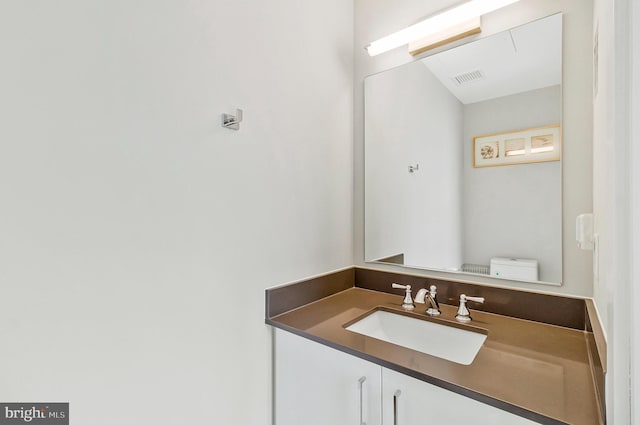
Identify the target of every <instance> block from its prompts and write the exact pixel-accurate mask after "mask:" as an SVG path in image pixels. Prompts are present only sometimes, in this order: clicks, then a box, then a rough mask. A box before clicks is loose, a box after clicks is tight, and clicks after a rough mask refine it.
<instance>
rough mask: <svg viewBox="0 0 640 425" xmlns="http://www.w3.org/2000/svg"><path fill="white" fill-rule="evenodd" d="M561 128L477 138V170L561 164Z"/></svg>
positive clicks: (474, 141)
mask: <svg viewBox="0 0 640 425" xmlns="http://www.w3.org/2000/svg"><path fill="white" fill-rule="evenodd" d="M560 130H561V128H560V124H553V125H547V126H543V127H534V128H527V129H524V130H517V131H508V132H503V133H495V134H486V135H482V136H474V138H473V167H474V168H482V167H496V166H500V165H517V164H528V163H534V162H548V161H560V159H561V158H562V140H561V131H560Z"/></svg>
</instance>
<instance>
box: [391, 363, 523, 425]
mask: <svg viewBox="0 0 640 425" xmlns="http://www.w3.org/2000/svg"><path fill="white" fill-rule="evenodd" d="M382 416H383V423H384V425H431V424H434V425H440V424H446V425H469V424H475V425H532V424H535V423H536V422H532V421H530V420H529V419H525V418H523V417H520V416H517V415H514V414H512V413H508V412H505V411H504V410H500V409H496V408H495V407H492V406H489V405H488V404H484V403H480V402H479V401H476V400H473V399H470V398H468V397H464V396H462V395H460V394H456V393H454V392H452V391H448V390H445V389H443V388H440V387H437V386H435V385H431V384H428V383H426V382H423V381H420V380H417V379H415V378H411V377H409V376H406V375H402V374H400V373H397V372H394V371H392V370H389V369H384V368H383V369H382Z"/></svg>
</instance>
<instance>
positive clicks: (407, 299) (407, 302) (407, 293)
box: [391, 283, 416, 310]
mask: <svg viewBox="0 0 640 425" xmlns="http://www.w3.org/2000/svg"><path fill="white" fill-rule="evenodd" d="M391 287H392V288H396V289H404V300H402V308H404V309H405V310H413V309H414V308H416V305H415V304H414V303H413V299H412V298H411V285H398V284H397V283H392V284H391Z"/></svg>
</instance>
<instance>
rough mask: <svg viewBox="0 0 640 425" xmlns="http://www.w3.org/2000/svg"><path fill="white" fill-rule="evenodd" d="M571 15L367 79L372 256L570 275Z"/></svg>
mask: <svg viewBox="0 0 640 425" xmlns="http://www.w3.org/2000/svg"><path fill="white" fill-rule="evenodd" d="M561 81H562V15H561V14H557V15H553V16H550V17H547V18H544V19H540V20H537V21H534V22H531V23H529V24H526V25H523V26H520V27H516V28H513V29H511V30H509V31H505V32H502V33H499V34H495V35H492V36H489V37H486V38H482V39H479V40H476V41H474V42H471V43H468V44H465V45H463V46H459V47H456V48H454V49H451V50H447V51H444V52H440V53H437V54H435V55H432V56H429V57H427V58H424V59H422V60H419V61H416V62H412V63H409V64H406V65H403V66H400V67H398V68H394V69H391V70H388V71H385V72H382V73H380V74H376V75H372V76H370V77H367V78H366V79H365V259H366V261H375V262H385V263H394V264H400V265H404V266H409V267H418V268H426V269H434V270H444V271H449V272H455V273H474V274H483V275H491V276H493V277H497V278H505V279H513V280H525V281H538V282H543V283H552V284H560V283H561V281H562V164H561V134H562V131H561V125H560V124H561V121H562V116H561V114H562V89H561Z"/></svg>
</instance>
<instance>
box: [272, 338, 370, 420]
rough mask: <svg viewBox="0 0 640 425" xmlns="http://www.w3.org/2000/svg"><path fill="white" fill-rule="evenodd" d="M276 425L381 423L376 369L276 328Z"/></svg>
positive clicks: (367, 363)
mask: <svg viewBox="0 0 640 425" xmlns="http://www.w3.org/2000/svg"><path fill="white" fill-rule="evenodd" d="M274 343H275V359H274V360H275V361H274V364H275V367H274V409H275V411H274V415H275V424H274V425H361V424H362V425H364V424H366V425H381V420H380V414H381V408H380V390H381V387H382V386H381V382H380V378H381V372H380V366H378V365H376V364H373V363H370V362H367V361H365V360H362V359H359V358H357V357H355V356H351V355H349V354H346V353H343V352H341V351H338V350H334V349H332V348H329V347H327V346H324V345H322V344H318V343H316V342H313V341H310V340H308V339H305V338H302V337H300V336H297V335H294V334H292V333H289V332H286V331H282V330H280V329H275V342H274Z"/></svg>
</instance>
